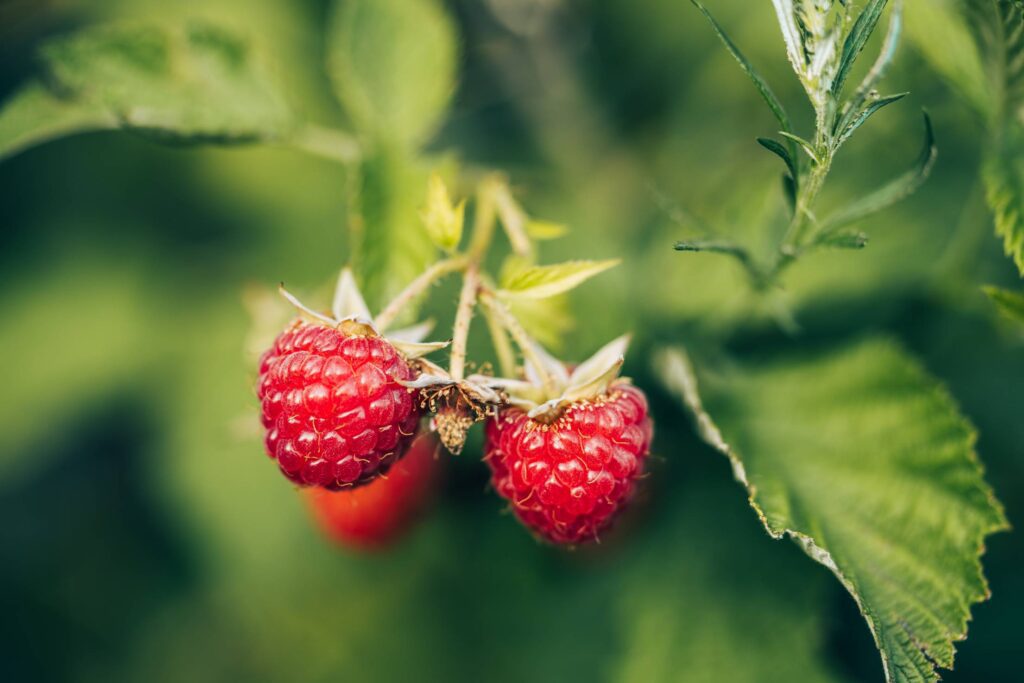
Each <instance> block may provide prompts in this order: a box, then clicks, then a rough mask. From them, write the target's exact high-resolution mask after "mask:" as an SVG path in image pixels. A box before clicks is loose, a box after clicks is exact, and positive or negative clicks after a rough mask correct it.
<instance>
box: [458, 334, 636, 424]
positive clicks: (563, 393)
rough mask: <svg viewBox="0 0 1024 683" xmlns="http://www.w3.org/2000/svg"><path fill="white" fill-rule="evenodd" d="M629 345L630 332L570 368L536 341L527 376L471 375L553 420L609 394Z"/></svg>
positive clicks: (510, 400)
mask: <svg viewBox="0 0 1024 683" xmlns="http://www.w3.org/2000/svg"><path fill="white" fill-rule="evenodd" d="M628 346H629V335H623V336H621V337H619V338H618V339H615V340H613V341H611V342H609V343H608V344H606V345H605V346H604V347H602V348H601V349H600V350H599V351H598V352H597V353H595V354H594V355H593V356H591V357H590V358H588V359H587V360H585V361H583V362H582V363H580V364H579V365H577V366H576V367H575V368H572V369H571V370H570V368H569V366H567V365H566V364H565V363H563V362H562V361H560V360H558V359H557V358H554V357H553V356H552V355H551V354H549V353H548V352H547V351H545V350H544V349H543V348H542V347H541V346H540V344H537V343H536V342H534V344H533V353H531V354H530V355H529V356H528V357H527V360H526V363H525V374H526V379H525V380H522V379H509V378H502V377H484V376H482V375H473V376H471V377H470V378H469V379H470V381H474V382H477V383H486V385H487V386H488V387H490V388H492V389H497V390H499V391H501V392H502V394H503V398H504V399H505V402H506V403H507V404H509V405H513V406H516V407H517V408H521V409H522V410H525V411H526V413H527V415H528V416H529V417H530V418H532V419H534V420H537V421H539V422H545V423H550V422H554V421H555V420H557V419H558V418H559V416H560V415H561V414H562V412H563V411H564V410H565V409H566V408H567V407H568V406H570V405H571V404H573V403H576V402H579V401H588V400H594V399H597V398H599V397H601V396H603V395H605V394H606V393H607V392H608V389H609V388H610V387H611V385H612V383H613V382H614V381H615V380H616V379H617V378H618V376H619V371H620V370H621V369H622V364H623V362H624V360H625V353H626V348H627V347H628ZM538 365H539V366H540V367H537V366H538Z"/></svg>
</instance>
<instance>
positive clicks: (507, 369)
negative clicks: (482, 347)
mask: <svg viewBox="0 0 1024 683" xmlns="http://www.w3.org/2000/svg"><path fill="white" fill-rule="evenodd" d="M483 310H484V319H485V320H486V321H487V331H488V332H490V334H491V343H492V344H493V345H494V353H495V355H496V356H497V357H498V367H499V368H501V375H502V377H515V376H516V356H515V351H513V349H512V342H511V341H510V340H509V338H508V331H507V330H506V329H505V328H504V327H503V326H502V324H501V322H500V321H499V320H498V318H497V317H496V316H495V315H494V314H493V313H492V312H491V309H490V308H488V307H487V306H484V309H483Z"/></svg>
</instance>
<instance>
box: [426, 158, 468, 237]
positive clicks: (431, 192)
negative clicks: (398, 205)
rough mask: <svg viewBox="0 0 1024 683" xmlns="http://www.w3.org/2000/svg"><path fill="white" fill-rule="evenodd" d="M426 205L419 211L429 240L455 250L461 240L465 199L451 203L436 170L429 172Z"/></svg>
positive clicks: (442, 180)
mask: <svg viewBox="0 0 1024 683" xmlns="http://www.w3.org/2000/svg"><path fill="white" fill-rule="evenodd" d="M428 185H429V187H428V189H427V205H426V207H425V208H424V209H423V211H422V212H421V214H420V215H421V216H422V218H423V224H424V226H426V228H427V234H428V235H430V240H431V241H432V242H433V243H434V244H435V245H437V247H438V248H440V249H443V250H444V251H447V252H452V251H455V249H456V248H457V247H458V246H459V242H460V241H461V240H462V227H463V223H464V221H465V215H466V202H465V200H463V201H461V202H459V203H458V204H457V205H453V204H452V201H451V198H450V197H449V196H448V188H447V187H446V186H445V184H444V179H443V178H441V176H440V174H438V173H437V172H434V173H431V174H430V180H429V181H428Z"/></svg>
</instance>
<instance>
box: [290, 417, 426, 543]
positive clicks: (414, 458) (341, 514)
mask: <svg viewBox="0 0 1024 683" xmlns="http://www.w3.org/2000/svg"><path fill="white" fill-rule="evenodd" d="M436 456H437V440H436V439H435V438H433V437H432V436H421V437H419V438H417V439H416V440H415V441H414V442H413V444H412V446H410V447H409V452H408V453H407V454H406V455H405V457H403V458H402V459H401V460H399V461H398V462H396V463H395V464H394V465H393V466H392V467H391V469H390V470H388V473H387V474H386V475H383V476H380V477H377V478H376V479H374V480H373V481H371V482H370V483H369V484H367V485H366V486H361V487H359V488H356V489H348V490H345V491H324V490H323V489H308V490H307V491H306V492H305V493H306V500H307V501H308V503H309V506H310V511H311V513H312V515H313V517H314V519H315V520H316V521H317V524H318V525H319V527H320V528H321V529H322V530H323V532H324V533H325V534H327V536H328V537H329V538H330V539H332V540H334V541H335V542H337V543H339V544H341V545H346V546H350V547H353V548H357V549H361V550H379V549H382V548H384V547H387V546H388V545H390V544H391V543H392V542H394V541H395V540H397V539H398V538H399V537H400V536H401V535H402V534H403V533H404V532H405V531H407V530H408V529H409V527H410V526H411V525H412V523H413V522H414V521H415V520H416V518H417V517H418V516H419V514H420V512H421V511H422V510H423V507H424V505H425V504H426V503H427V502H428V500H429V498H430V497H431V494H433V493H434V489H435V486H436V483H437V478H438V473H439V469H440V461H439V460H438V459H437V457H436Z"/></svg>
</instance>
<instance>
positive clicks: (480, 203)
mask: <svg viewBox="0 0 1024 683" xmlns="http://www.w3.org/2000/svg"><path fill="white" fill-rule="evenodd" d="M501 184H502V181H501V180H500V179H499V177H498V176H496V175H490V176H487V177H486V178H484V179H483V180H482V181H481V182H480V186H479V187H478V188H477V193H476V207H475V208H474V211H473V231H472V236H471V237H470V243H469V249H468V250H467V256H468V258H469V260H470V261H473V262H479V261H481V260H482V259H483V257H484V255H485V254H486V253H487V249H488V248H489V247H490V246H491V239H492V238H493V237H494V225H495V223H496V222H497V217H498V214H497V206H496V202H495V193H496V192H497V188H499V187H501Z"/></svg>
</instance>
